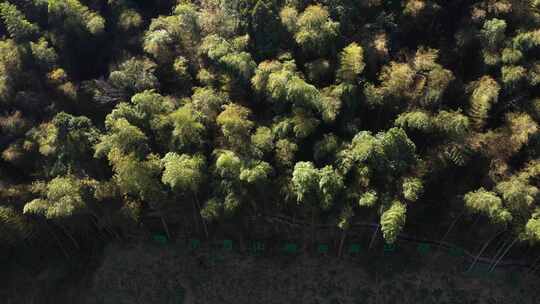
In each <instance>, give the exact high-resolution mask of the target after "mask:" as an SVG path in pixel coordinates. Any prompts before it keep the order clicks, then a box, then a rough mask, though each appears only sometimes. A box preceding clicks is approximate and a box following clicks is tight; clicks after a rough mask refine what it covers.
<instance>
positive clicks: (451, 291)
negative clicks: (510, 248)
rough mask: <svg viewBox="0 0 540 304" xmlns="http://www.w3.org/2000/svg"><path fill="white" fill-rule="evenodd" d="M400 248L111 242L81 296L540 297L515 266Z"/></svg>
mask: <svg viewBox="0 0 540 304" xmlns="http://www.w3.org/2000/svg"><path fill="white" fill-rule="evenodd" d="M182 246H183V245H182ZM401 251H402V252H389V253H384V254H377V253H370V252H367V251H366V252H363V253H362V252H361V253H358V254H344V255H343V257H342V258H341V259H338V258H336V257H335V256H334V257H332V256H328V255H327V256H324V255H321V254H316V255H315V256H313V255H311V256H310V255H307V254H302V253H297V254H288V255H287V254H280V255H274V254H271V255H261V256H253V255H249V254H247V253H240V252H238V251H234V250H233V251H227V252H225V251H223V250H219V251H217V254H216V250H215V249H210V248H208V247H205V246H201V247H200V248H198V249H196V250H193V251H189V250H187V251H186V250H185V248H181V245H174V244H171V245H158V244H148V243H143V244H138V245H134V246H122V245H112V246H109V247H108V248H107V250H106V254H105V258H104V260H103V263H102V265H101V267H100V268H99V269H98V270H97V271H96V273H95V275H94V277H93V283H92V286H91V288H90V289H89V290H88V293H86V295H85V297H86V301H87V302H86V303H88V304H90V303H91V304H97V303H115V304H118V303H141V304H142V303H145V304H149V303H171V304H172V303H175V304H176V303H186V304H188V303H190V304H191V303H197V304H199V303H201V304H202V303H209V304H210V303H223V304H226V303H234V304H241V303H245V304H254V303H269V304H274V303H275V304H278V303H279V304H283V303H305V304H325V303H328V304H339V303H343V304H345V303H350V304H356V303H358V304H359V303H366V304H369V303H396V302H400V303H415V304H419V303H420V304H422V303H479V304H480V303H540V289H539V288H538V287H540V281H539V280H538V278H537V277H534V276H530V277H528V278H527V277H526V276H525V275H524V274H523V273H521V272H519V271H518V270H516V269H514V270H511V269H502V268H501V269H497V270H495V271H493V272H487V271H485V270H487V267H486V266H482V265H480V267H475V271H473V272H471V273H463V271H462V270H463V269H466V268H467V267H468V265H463V263H462V262H461V261H460V258H459V257H453V256H450V255H448V254H446V253H440V252H439V253H437V252H436V251H433V252H429V253H428V252H423V253H418V252H414V251H415V250H414V249H413V250H410V251H409V252H406V250H401Z"/></svg>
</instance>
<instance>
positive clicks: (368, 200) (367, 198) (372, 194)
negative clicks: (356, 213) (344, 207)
mask: <svg viewBox="0 0 540 304" xmlns="http://www.w3.org/2000/svg"><path fill="white" fill-rule="evenodd" d="M376 203H377V192H376V191H373V190H369V191H367V192H364V193H362V195H361V196H360V199H359V200H358V205H359V206H360V207H372V206H374V205H375V204H376Z"/></svg>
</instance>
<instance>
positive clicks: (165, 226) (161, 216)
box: [159, 212, 171, 241]
mask: <svg viewBox="0 0 540 304" xmlns="http://www.w3.org/2000/svg"><path fill="white" fill-rule="evenodd" d="M159 217H160V218H161V224H162V225H163V229H164V230H165V233H166V234H167V239H168V240H169V241H170V240H171V234H170V233H169V226H167V222H165V218H164V217H163V214H162V213H161V212H160V216H159Z"/></svg>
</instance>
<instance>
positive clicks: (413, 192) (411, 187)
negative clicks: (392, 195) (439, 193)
mask: <svg viewBox="0 0 540 304" xmlns="http://www.w3.org/2000/svg"><path fill="white" fill-rule="evenodd" d="M402 188H403V197H404V198H405V199H406V200H408V201H410V202H415V201H417V200H418V198H419V197H420V195H421V194H422V192H423V191H424V186H423V184H422V180H420V179H419V178H414V177H408V178H405V179H404V180H403V184H402Z"/></svg>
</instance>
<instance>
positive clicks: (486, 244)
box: [467, 230, 506, 272]
mask: <svg viewBox="0 0 540 304" xmlns="http://www.w3.org/2000/svg"><path fill="white" fill-rule="evenodd" d="M504 232H506V230H503V231H501V232H498V233H496V234H495V235H494V236H492V237H491V238H490V239H489V240H488V241H487V242H486V243H485V244H484V246H483V247H482V249H481V250H480V252H479V253H478V255H477V256H476V257H475V258H474V261H473V263H472V264H471V266H470V267H469V269H467V272H469V271H470V270H471V269H473V267H474V265H476V262H477V261H478V258H480V256H481V255H482V253H483V252H484V250H486V248H487V246H488V245H489V243H491V241H493V240H494V239H495V238H496V237H497V236H499V235H500V234H502V233H504Z"/></svg>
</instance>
